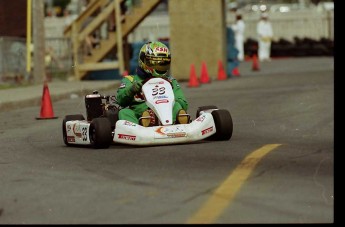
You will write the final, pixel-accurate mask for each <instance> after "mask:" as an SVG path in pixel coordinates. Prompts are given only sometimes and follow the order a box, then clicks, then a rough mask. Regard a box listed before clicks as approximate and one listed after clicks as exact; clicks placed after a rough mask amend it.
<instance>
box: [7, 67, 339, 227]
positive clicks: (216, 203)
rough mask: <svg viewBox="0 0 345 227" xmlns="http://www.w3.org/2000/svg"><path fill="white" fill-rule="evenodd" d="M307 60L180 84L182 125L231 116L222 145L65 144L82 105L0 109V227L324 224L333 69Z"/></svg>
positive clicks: (330, 215)
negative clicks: (47, 114) (212, 109)
mask: <svg viewBox="0 0 345 227" xmlns="http://www.w3.org/2000/svg"><path fill="white" fill-rule="evenodd" d="M327 61H330V60H327ZM331 61H332V60H331ZM307 62H308V61H305V60H301V61H294V65H286V64H282V65H285V67H286V68H284V69H282V70H280V71H274V70H273V71H270V72H266V73H265V72H262V71H261V72H258V73H257V74H255V73H251V74H249V73H248V74H247V75H242V76H241V77H240V78H231V79H229V80H227V81H212V82H211V83H210V84H203V85H202V86H201V87H199V88H188V87H187V83H182V87H183V88H184V91H185V94H186V96H187V97H188V100H189V102H190V109H189V111H188V112H189V113H190V114H191V115H192V117H193V118H195V113H196V109H197V107H198V106H203V105H216V106H218V107H219V108H222V109H228V110H229V111H230V113H231V115H232V118H233V123H234V131H233V136H232V138H231V140H230V141H221V142H208V141H201V142H197V143H193V144H183V145H171V146H154V147H132V146H126V145H119V144H118V145H112V146H111V147H110V148H109V149H103V150H94V149H92V148H87V147H66V146H65V145H64V143H63V140H62V130H61V124H62V119H63V117H64V116H65V115H67V114H78V113H81V114H84V115H85V109H84V100H83V98H82V97H79V98H74V99H68V100H62V101H58V102H55V103H54V112H55V114H56V116H58V117H59V118H58V119H54V120H36V119H35V117H36V116H37V115H38V113H39V107H37V106H33V107H29V108H23V109H20V110H12V111H6V112H0V119H1V120H0V126H1V128H0V145H1V147H0V185H1V187H0V224H174V223H177V224H185V223H229V224H234V223H241V224H243V223H333V222H334V75H333V73H334V70H333V68H332V67H322V66H320V65H319V64H318V65H317V66H315V67H311V66H310V65H308V63H307ZM265 64H276V62H275V61H272V62H269V63H265ZM277 64H280V63H277ZM328 66H329V65H328ZM282 71H283V72H282ZM242 74H245V72H242ZM101 92H103V93H108V94H114V91H101Z"/></svg>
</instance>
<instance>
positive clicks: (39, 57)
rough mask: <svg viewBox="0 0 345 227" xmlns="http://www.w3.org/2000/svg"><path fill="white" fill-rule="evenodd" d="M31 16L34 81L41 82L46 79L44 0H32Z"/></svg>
mask: <svg viewBox="0 0 345 227" xmlns="http://www.w3.org/2000/svg"><path fill="white" fill-rule="evenodd" d="M32 3H33V4H32V16H33V43H34V48H33V57H34V66H33V68H34V70H33V73H34V75H33V79H34V83H35V84H37V83H41V82H43V81H44V80H46V75H45V61H44V58H45V30H44V1H42V0H32Z"/></svg>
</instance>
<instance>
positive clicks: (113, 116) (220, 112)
mask: <svg viewBox="0 0 345 227" xmlns="http://www.w3.org/2000/svg"><path fill="white" fill-rule="evenodd" d="M142 94H143V96H144V98H145V101H146V104H147V106H148V107H149V109H148V114H146V115H145V114H143V116H142V117H141V118H140V119H139V122H140V123H139V124H136V123H133V122H129V121H127V120H119V117H118V113H119V111H120V110H121V109H122V108H121V107H120V106H119V105H118V104H117V101H116V97H115V96H110V95H101V94H99V92H98V91H94V92H93V93H92V94H89V95H86V96H85V107H86V114H87V119H85V118H84V116H83V115H82V114H75V115H66V116H65V118H64V119H63V122H62V134H63V140H64V143H65V144H66V145H67V146H71V145H91V146H92V147H94V148H109V146H110V145H111V144H113V143H122V144H129V145H140V146H145V145H146V146H147V145H163V144H177V143H190V142H194V141H199V140H204V139H207V140H230V138H231V136H232V131H233V122H232V118H231V115H230V112H229V111H228V110H225V109H218V108H217V107H216V106H214V105H210V106H201V107H199V108H197V112H196V118H195V119H194V120H192V119H191V117H190V115H189V114H187V113H185V112H184V113H181V114H180V115H179V116H177V117H176V119H184V120H181V121H178V120H176V121H175V122H173V111H172V110H173V106H174V103H175V99H174V93H173V89H172V86H171V84H170V82H169V81H167V80H165V79H162V78H151V79H149V80H148V81H147V82H145V83H144V85H143V86H142ZM186 119H187V120H186ZM181 122H183V123H181Z"/></svg>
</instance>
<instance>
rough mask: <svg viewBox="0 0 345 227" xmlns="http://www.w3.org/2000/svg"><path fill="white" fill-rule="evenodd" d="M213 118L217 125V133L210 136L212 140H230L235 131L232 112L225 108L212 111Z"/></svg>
mask: <svg viewBox="0 0 345 227" xmlns="http://www.w3.org/2000/svg"><path fill="white" fill-rule="evenodd" d="M212 116H213V120H214V123H215V126H216V133H215V134H213V135H212V136H210V137H209V138H208V139H210V140H218V141H220V140H230V138H231V136H232V131H233V123H232V118H231V115H230V112H229V111H228V110H225V109H220V110H215V111H213V112H212Z"/></svg>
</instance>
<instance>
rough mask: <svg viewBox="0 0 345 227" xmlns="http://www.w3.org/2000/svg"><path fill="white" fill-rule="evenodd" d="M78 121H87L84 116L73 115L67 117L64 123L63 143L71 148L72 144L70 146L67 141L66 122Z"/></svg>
mask: <svg viewBox="0 0 345 227" xmlns="http://www.w3.org/2000/svg"><path fill="white" fill-rule="evenodd" d="M76 120H78V121H83V120H85V118H84V116H83V115H82V114H73V115H66V116H65V118H64V119H63V121H62V137H63V142H64V143H65V144H66V145H67V146H70V145H71V144H69V143H68V140H67V131H66V122H67V121H76Z"/></svg>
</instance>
